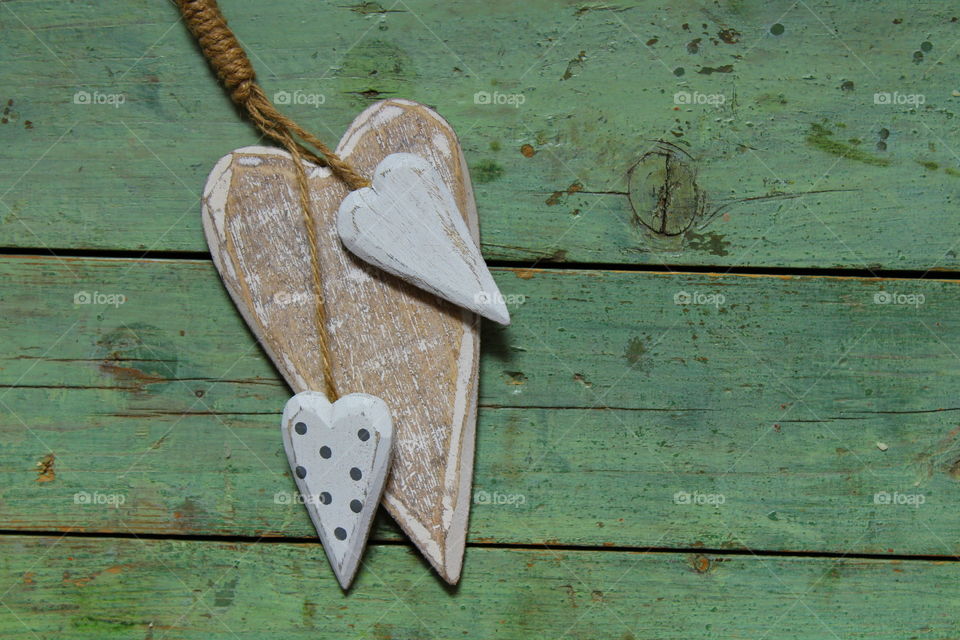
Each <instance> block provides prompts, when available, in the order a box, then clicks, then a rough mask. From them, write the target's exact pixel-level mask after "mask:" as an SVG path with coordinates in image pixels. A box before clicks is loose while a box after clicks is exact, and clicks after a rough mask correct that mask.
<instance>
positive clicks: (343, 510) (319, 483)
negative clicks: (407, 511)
mask: <svg viewBox="0 0 960 640" xmlns="http://www.w3.org/2000/svg"><path fill="white" fill-rule="evenodd" d="M280 430H281V431H282V432H283V447H284V449H285V450H286V452H287V460H288V461H289V462H290V469H291V470H292V471H293V473H294V476H295V478H296V481H297V488H298V489H299V490H300V495H301V496H302V497H303V503H304V505H306V507H307V512H308V513H309V514H310V519H311V520H313V526H314V527H316V529H317V533H318V534H320V539H321V540H322V541H323V548H324V550H325V551H326V552H327V558H328V559H329V560H330V565H331V566H332V567H333V570H334V573H336V574H337V580H339V581H340V586H341V587H343V588H344V589H347V588H348V587H349V586H350V583H351V582H352V581H353V576H354V575H355V574H356V572H357V567H358V566H359V564H360V557H361V556H362V555H363V549H364V547H365V546H366V543H367V535H368V534H369V533H370V525H371V524H373V516H374V514H375V513H376V512H377V505H378V504H379V503H380V494H381V493H382V492H383V485H384V483H385V482H386V479H387V471H388V469H389V468H390V447H391V444H392V440H393V423H392V422H391V420H390V410H389V409H388V408H387V405H386V404H385V403H384V402H383V400H381V399H380V398H375V397H373V396H371V395H367V394H365V393H351V394H350V395H346V396H343V397H342V398H339V399H338V400H337V401H336V402H334V403H332V404H331V402H330V401H329V400H327V397H326V396H325V395H323V394H322V393H319V392H317V391H304V392H302V393H298V394H297V395H295V396H293V397H292V398H290V400H288V401H287V405H286V407H284V409H283V420H282V422H281V423H280Z"/></svg>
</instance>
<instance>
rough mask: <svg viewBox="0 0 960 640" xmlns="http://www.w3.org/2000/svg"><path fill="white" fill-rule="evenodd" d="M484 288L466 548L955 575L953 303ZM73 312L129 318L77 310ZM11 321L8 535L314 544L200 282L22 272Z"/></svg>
mask: <svg viewBox="0 0 960 640" xmlns="http://www.w3.org/2000/svg"><path fill="white" fill-rule="evenodd" d="M494 274H495V276H496V277H497V279H498V282H499V284H500V287H501V289H502V290H503V291H504V292H505V293H506V294H508V295H514V296H515V297H516V299H517V300H521V299H522V300H523V304H520V305H517V306H515V307H514V308H513V309H512V311H513V313H514V315H515V318H516V323H515V324H514V326H512V327H510V328H508V329H500V328H492V327H487V330H486V331H485V336H484V344H486V345H487V347H486V349H487V351H486V353H485V355H484V359H483V362H482V366H481V371H482V377H481V393H480V404H481V414H480V425H479V429H478V453H477V475H476V480H475V496H474V500H475V504H474V515H473V517H472V519H471V522H470V537H469V539H470V540H473V541H476V542H488V541H492V542H502V543H543V542H552V543H564V544H577V545H591V546H593V545H597V546H599V545H609V544H613V545H617V546H636V547H645V546H655V547H678V548H691V547H695V546H706V547H708V548H721V547H729V548H740V547H749V548H753V549H770V550H777V549H781V550H794V551H824V552H831V551H833V552H841V551H843V552H847V551H851V552H853V551H855V552H867V553H882V554H886V553H896V554H932V555H951V554H957V553H958V551H960V548H958V545H957V539H956V536H955V530H956V501H957V492H958V491H960V484H958V478H960V472H958V466H960V465H958V463H960V440H958V433H960V429H958V428H957V421H956V402H955V397H956V389H955V384H954V381H955V380H956V378H957V376H958V373H960V360H958V359H957V357H956V355H955V352H956V347H955V346H954V345H955V344H956V343H957V340H958V338H960V319H958V317H957V314H956V313H954V312H953V310H954V309H955V308H956V305H957V299H958V296H960V290H958V289H957V285H956V283H955V282H948V281H931V280H925V281H904V280H872V279H852V278H822V277H794V278H785V277H746V276H709V275H689V274H687V275H681V274H676V275H674V274H644V273H612V272H578V271H540V270H503V269H497V270H494ZM81 287H82V289H83V290H89V291H91V292H92V290H93V289H97V290H98V291H99V292H100V293H101V294H109V293H113V292H117V293H125V294H126V295H127V300H126V301H125V303H124V304H122V305H119V306H117V307H114V306H109V305H105V304H89V305H74V304H73V297H74V295H75V293H76V292H77V291H80V290H81ZM682 292H685V293H686V294H687V295H688V296H689V298H690V301H691V304H687V305H682V304H680V305H678V304H676V303H675V300H674V298H675V296H677V295H678V294H679V293H682ZM884 292H886V293H889V294H891V295H892V294H893V293H897V294H898V295H900V296H903V295H908V294H910V295H916V296H920V295H922V296H923V304H919V305H918V306H908V305H906V304H897V303H893V302H892V303H890V304H877V303H876V302H875V296H876V295H878V294H882V293H884ZM716 295H722V296H723V301H722V302H720V299H719V298H714V302H715V303H717V306H711V305H709V304H703V303H704V302H706V301H707V299H708V297H709V296H716ZM0 296H2V300H3V305H4V306H3V308H4V310H7V309H10V310H24V309H29V311H28V312H23V311H18V313H3V314H2V315H0V341H2V342H3V343H4V344H7V345H11V347H12V348H11V349H9V350H8V351H7V353H6V355H4V356H3V357H2V359H0V384H2V385H3V387H4V389H3V391H2V392H0V400H2V401H3V403H4V406H3V408H4V409H6V410H9V411H10V413H0V426H2V429H3V436H2V438H0V441H2V442H3V443H4V444H3V448H2V449H0V501H2V502H0V505H2V506H0V519H2V520H3V521H4V523H5V525H4V526H5V527H6V528H12V529H21V530H38V529H39V530H62V529H66V528H72V529H74V530H83V531H90V532H92V531H102V532H129V531H133V532H136V533H168V534H210V533H216V534H228V535H244V536H260V535H265V536H297V537H308V536H311V535H312V527H311V525H310V522H309V520H308V519H307V516H306V514H305V513H304V512H303V509H302V508H301V507H300V506H299V505H296V504H292V505H291V504H288V501H289V500H290V499H291V498H290V492H292V491H293V482H292V480H291V479H290V478H289V477H284V476H285V474H288V473H289V472H288V469H287V465H286V461H285V459H284V457H283V450H282V446H281V443H280V441H279V438H278V437H277V434H276V421H277V418H278V414H279V411H280V410H281V408H282V406H283V404H284V402H285V401H286V399H287V397H288V390H287V388H286V386H285V385H284V384H283V383H282V382H281V381H280V380H279V378H278V376H277V374H276V373H275V372H274V371H273V369H272V367H271V366H270V364H269V362H268V361H267V360H266V358H265V357H264V356H263V355H262V353H261V352H260V350H259V349H258V348H257V346H256V344H255V343H254V342H253V340H252V339H251V337H250V336H249V334H248V333H247V331H246V328H245V327H244V325H243V323H242V321H241V320H240V319H239V318H237V317H236V316H235V315H233V313H232V306H231V304H230V301H229V299H228V298H227V296H226V294H225V293H224V292H223V291H222V290H221V289H220V288H219V284H218V280H217V275H216V273H215V272H214V270H213V268H212V267H211V266H210V265H209V263H200V262H189V261H133V260H97V259H68V260H63V261H60V260H57V259H55V258H28V257H16V258H15V257H10V258H6V259H4V260H2V261H0ZM898 300H901V301H904V300H902V299H899V298H898ZM919 300H920V299H919V298H916V300H915V302H919ZM37 301H44V302H43V304H38V303H37ZM680 301H682V300H680ZM58 338H59V339H58ZM26 427H29V429H27V428H26ZM614 442H616V443H617V444H616V446H613V445H612V444H611V443H614ZM878 443H882V444H883V445H885V446H886V447H887V449H886V450H885V451H882V450H881V449H880V448H879V447H878ZM197 451H208V452H210V455H209V456H207V457H205V458H202V459H201V458H199V457H197V456H196V455H195V452H197ZM50 453H52V454H53V455H54V456H55V460H54V462H53V463H52V467H51V469H52V470H51V472H50V478H49V481H45V480H48V478H46V477H44V476H43V474H41V473H39V472H38V470H37V468H36V466H35V465H36V464H37V463H41V462H42V460H43V459H44V458H45V456H47V455H48V454H50ZM77 492H88V493H91V494H92V493H94V492H98V493H100V494H103V495H113V494H122V495H124V500H125V502H124V504H123V505H120V506H119V508H118V509H96V508H93V509H91V508H90V507H89V505H85V504H76V503H75V502H74V498H73V496H74V494H76V493H77ZM278 492H279V497H278V495H277V494H278ZM884 492H886V493H888V494H890V495H893V494H894V493H896V494H898V495H901V496H916V495H922V496H923V500H924V502H923V504H920V505H910V504H890V505H887V504H877V503H876V502H875V499H874V496H875V494H883V493H884ZM677 494H680V495H679V496H678V495H677ZM686 494H689V497H686ZM718 495H719V496H723V500H724V503H723V504H722V505H719V506H713V505H697V504H696V501H697V500H698V499H702V500H705V499H709V498H698V496H718ZM904 499H905V498H904ZM685 500H687V501H689V502H690V504H687V503H685V502H684V501H685ZM395 535H396V534H395V533H392V532H390V531H387V530H384V529H382V528H381V529H380V531H379V533H378V534H377V537H378V538H380V539H383V538H384V537H395Z"/></svg>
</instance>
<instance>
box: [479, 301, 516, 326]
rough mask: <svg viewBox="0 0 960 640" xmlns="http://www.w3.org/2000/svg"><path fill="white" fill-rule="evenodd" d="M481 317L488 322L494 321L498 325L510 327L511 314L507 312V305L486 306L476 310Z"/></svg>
mask: <svg viewBox="0 0 960 640" xmlns="http://www.w3.org/2000/svg"><path fill="white" fill-rule="evenodd" d="M474 311H476V312H477V313H479V314H480V315H481V316H483V317H484V318H486V319H487V320H493V321H494V322H496V323H497V324H500V325H503V326H504V327H509V326H510V312H509V311H507V307H506V306H505V305H502V304H501V305H486V306H482V307H480V308H479V309H474Z"/></svg>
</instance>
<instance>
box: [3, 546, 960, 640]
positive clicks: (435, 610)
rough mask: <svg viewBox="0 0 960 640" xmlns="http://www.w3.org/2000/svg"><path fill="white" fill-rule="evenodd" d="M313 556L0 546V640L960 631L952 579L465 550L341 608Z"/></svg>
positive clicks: (407, 568) (376, 551) (405, 557)
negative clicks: (435, 572) (460, 572)
mask: <svg viewBox="0 0 960 640" xmlns="http://www.w3.org/2000/svg"><path fill="white" fill-rule="evenodd" d="M316 556H317V550H316V548H315V547H313V546H312V545H302V544H249V543H241V544H225V543H214V542H182V541H156V540H130V539H126V540H117V539H76V538H62V539H57V538H56V537H49V538H24V537H19V536H5V537H2V538H0V572H2V575H3V578H4V588H5V589H6V588H7V587H8V586H9V589H8V590H7V591H6V593H5V594H4V604H5V605H6V607H4V608H3V609H0V634H3V635H4V636H5V637H24V636H26V637H34V636H36V637H51V638H53V637H55V638H61V639H64V640H66V639H68V638H90V637H96V638H101V639H105V638H144V637H146V638H204V639H206V638H230V639H235V638H263V637H284V638H311V639H315V638H345V637H350V638H353V637H363V638H461V637H463V638H467V637H470V638H476V637H482V638H491V637H501V636H502V637H506V638H557V637H560V636H561V634H562V636H563V637H565V638H571V639H572V640H575V639H587V638H590V639H593V638H619V639H624V640H627V639H630V640H632V639H634V638H663V639H677V640H680V639H682V640H688V639H689V638H764V637H770V638H784V639H788V638H870V639H871V640H873V639H886V638H889V639H891V640H902V639H903V638H925V637H930V638H953V637H956V634H957V633H958V632H960V623H958V620H957V609H958V607H960V586H958V585H960V582H958V580H957V573H958V570H960V565H958V564H957V563H955V562H950V563H922V562H904V561H889V560H861V559H842V558H841V559H810V558H790V557H786V558H783V557H779V558H770V557H757V556H721V557H717V556H713V555H701V554H696V553H691V554H680V553H671V554H642V553H625V552H614V551H611V552H584V551H561V550H553V549H550V548H543V549H532V550H508V549H477V548H472V549H469V550H468V552H467V556H468V562H467V567H468V570H467V574H466V575H465V578H466V577H469V579H465V580H464V581H463V582H462V583H461V585H460V586H459V588H458V589H456V590H450V589H445V588H444V587H443V586H442V584H441V583H439V582H438V581H436V580H434V579H432V577H431V575H430V569H429V568H428V567H427V566H425V564H424V563H423V562H421V561H420V560H419V559H418V558H417V557H416V556H415V555H414V554H413V552H412V551H410V550H408V549H406V548H404V547H398V546H377V547H372V548H371V549H370V553H369V557H368V559H367V561H366V563H365V566H364V567H363V568H361V570H360V574H359V575H358V577H357V581H356V584H355V587H354V591H353V595H351V596H344V595H342V594H341V593H340V591H339V589H338V588H337V586H336V585H335V584H333V583H332V581H330V580H329V579H326V578H327V576H326V575H325V571H326V570H327V568H326V567H325V566H324V565H323V563H322V562H317V557H316ZM731 594H735V597H733V598H731V597H730V596H731ZM24 627H26V628H27V629H30V630H31V631H32V632H33V635H32V636H31V635H30V634H28V633H26V632H25V629H24Z"/></svg>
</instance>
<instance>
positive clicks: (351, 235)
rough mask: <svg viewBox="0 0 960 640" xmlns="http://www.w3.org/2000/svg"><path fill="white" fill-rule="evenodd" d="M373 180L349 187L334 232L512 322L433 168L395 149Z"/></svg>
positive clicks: (436, 288)
mask: <svg viewBox="0 0 960 640" xmlns="http://www.w3.org/2000/svg"><path fill="white" fill-rule="evenodd" d="M372 181H373V182H372V184H371V185H370V186H369V187H364V188H362V189H358V190H356V191H353V192H351V193H350V194H349V195H348V196H347V197H346V198H344V199H343V202H342V203H341V204H340V209H339V211H338V212H337V231H338V233H339V235H340V240H341V241H342V242H343V245H344V246H345V247H346V248H347V249H349V250H350V252H351V253H353V254H354V255H355V256H357V257H359V258H360V259H362V260H364V261H365V262H368V263H370V264H372V265H374V266H376V267H379V268H381V269H383V270H384V271H387V272H389V273H392V274H393V275H395V276H397V277H399V278H401V279H402V280H404V281H405V282H409V283H410V284H412V285H414V286H415V287H419V288H421V289H424V290H425V291H429V292H430V293H433V294H435V295H437V296H439V297H440V298H443V299H444V300H448V301H450V302H452V303H453V304H455V305H457V306H460V307H463V308H464V309H469V310H470V311H473V312H474V313H477V314H479V315H481V316H483V317H485V318H489V319H490V320H493V321H495V322H498V323H500V324H510V312H509V311H507V305H506V303H505V302H504V299H503V295H502V294H501V293H500V290H499V289H497V284H496V283H495V282H494V281H493V277H492V276H491V275H490V270H489V269H488V268H487V265H486V264H485V263H484V261H483V256H481V255H480V249H479V248H477V243H476V241H475V240H474V238H472V237H471V235H470V230H469V229H467V225H466V223H465V222H464V220H463V216H462V215H460V211H459V210H458V209H457V203H456V200H454V198H453V194H452V193H450V190H449V189H448V188H447V186H446V184H444V182H443V178H441V177H440V174H439V173H438V172H437V171H436V170H435V169H434V167H433V166H432V165H431V164H430V163H429V162H427V161H426V160H424V159H423V158H421V157H419V156H416V155H413V154H411V153H391V154H390V155H389V156H387V157H386V158H384V159H383V160H381V161H380V163H379V164H378V165H377V167H376V169H374V171H373V178H372Z"/></svg>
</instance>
